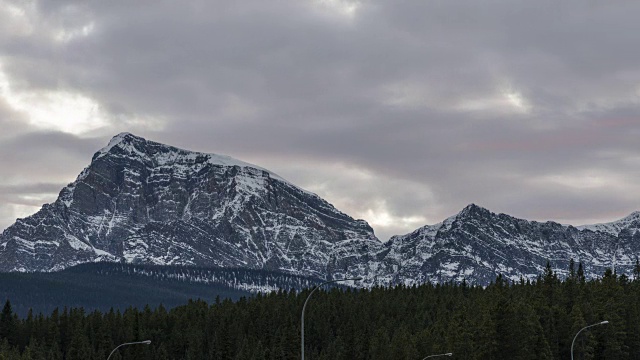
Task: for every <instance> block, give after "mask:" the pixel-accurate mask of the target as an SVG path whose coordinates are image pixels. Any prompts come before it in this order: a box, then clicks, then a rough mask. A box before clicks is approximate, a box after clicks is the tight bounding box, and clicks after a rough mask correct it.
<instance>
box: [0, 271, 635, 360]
mask: <svg viewBox="0 0 640 360" xmlns="http://www.w3.org/2000/svg"><path fill="white" fill-rule="evenodd" d="M570 266H571V268H570V271H569V276H568V277H567V278H566V279H564V280H562V279H559V278H558V276H557V275H556V274H554V273H553V272H552V271H551V269H550V268H549V267H548V268H547V270H546V271H545V273H544V274H541V275H540V276H539V277H538V279H537V280H536V281H524V280H522V281H519V282H515V283H513V282H510V281H506V280H505V279H503V278H502V277H500V276H499V277H498V278H497V279H496V280H495V281H494V282H492V283H491V284H490V285H489V286H486V287H480V286H473V285H469V284H466V283H464V282H463V283H460V284H454V283H447V284H424V285H421V286H415V287H405V286H396V287H393V288H380V287H375V288H372V289H343V288H332V289H327V290H321V291H318V292H316V293H314V294H313V297H312V298H311V299H310V301H309V304H308V306H307V309H306V313H305V314H306V315H305V358H306V359H310V360H320V359H345V360H346V359H350V360H351V359H355V360H357V359H385V360H386V359H399V360H409V359H410V360H415V359H423V358H424V357H426V356H428V355H431V354H441V353H448V352H451V353H453V356H452V357H450V358H451V359H465V360H471V359H478V360H480V359H482V360H485V359H486V360H489V359H523V360H524V359H570V358H571V344H572V340H573V338H574V336H575V334H576V333H577V332H578V331H579V330H580V329H582V328H584V327H585V326H587V325H591V324H595V323H600V322H602V321H608V322H609V323H608V324H603V325H601V326H594V327H591V328H589V329H587V330H585V331H582V332H581V333H580V336H579V337H578V338H577V339H576V341H575V344H574V358H575V359H619V360H624V359H640V280H636V279H639V277H638V275H640V267H638V269H636V272H635V275H636V276H633V277H631V278H629V277H627V276H625V275H620V276H619V275H617V274H616V273H615V272H613V271H611V270H607V271H606V272H605V273H604V274H603V276H602V277H601V278H599V279H595V280H586V279H585V278H584V275H583V273H582V268H581V266H580V267H578V269H574V265H573V263H572V264H571V265H570ZM309 293H310V289H309V290H305V291H301V292H295V291H293V290H292V291H282V290H281V291H279V292H272V293H269V294H257V295H254V296H250V297H242V298H240V300H238V301H232V300H226V299H225V300H221V299H220V298H216V299H204V300H190V301H189V302H188V303H186V304H184V305H182V306H178V307H175V308H173V309H170V310H167V309H166V308H164V307H163V306H159V307H157V308H150V307H148V306H147V307H144V308H128V309H126V310H124V311H119V310H110V311H105V312H101V311H98V310H96V311H92V312H88V311H85V310H84V309H83V308H81V307H80V308H58V309H55V310H53V311H52V312H51V313H48V314H35V313H33V312H29V313H28V315H27V316H18V315H17V314H16V313H15V312H14V311H13V310H12V306H11V302H10V301H11V299H8V301H6V302H5V304H4V307H3V309H2V313H1V314H0V359H2V360H13V359H16V360H17V359H20V360H28V359H34V360H36V359H37V360H41V359H47V360H50V359H51V360H56V359H58V360H60V359H65V360H80V359H82V360H88V359H106V358H107V357H108V355H109V354H110V352H111V351H112V350H113V349H114V348H115V347H116V346H118V345H119V344H122V343H127V342H132V341H142V340H151V344H149V345H144V344H138V345H131V346H125V347H121V348H120V349H119V350H118V351H116V352H115V353H114V354H113V356H111V359H149V360H151V359H154V360H162V359H242V360H250V359H256V360H257V359H279V360H280V359H299V358H300V314H301V310H302V307H303V304H304V301H305V299H306V298H307V296H308V295H309ZM446 358H449V357H446Z"/></svg>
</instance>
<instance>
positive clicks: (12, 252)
mask: <svg viewBox="0 0 640 360" xmlns="http://www.w3.org/2000/svg"><path fill="white" fill-rule="evenodd" d="M382 248H383V245H382V243H381V242H380V241H379V240H378V239H377V238H376V237H375V235H374V234H373V230H372V229H371V227H370V226H369V225H368V224H367V223H366V222H365V221H364V220H355V219H353V218H351V217H349V216H348V215H346V214H344V213H342V212H340V211H338V210H337V209H336V208H334V207H333V206H332V205H331V204H329V203H328V202H326V201H324V200H323V199H321V198H320V197H318V196H317V195H315V194H313V193H310V192H307V191H304V190H302V189H300V188H298V187H296V186H294V185H292V184H291V183H289V182H287V181H286V180H284V179H282V178H281V177H279V176H278V175H276V174H274V173H272V172H270V171H268V170H265V169H263V168H260V167H258V166H255V165H251V164H248V163H244V162H242V161H239V160H235V159H233V158H230V157H227V156H221V155H215V154H204V153H198V152H192V151H187V150H182V149H178V148H175V147H172V146H167V145H163V144H160V143H157V142H153V141H148V140H145V139H143V138H141V137H137V136H134V135H132V134H129V133H122V134H119V135H117V136H115V137H114V138H113V139H111V141H110V142H109V144H108V145H107V146H106V147H105V148H103V149H101V150H99V151H98V152H96V153H95V155H94V156H93V158H92V160H91V163H90V164H89V166H88V167H86V168H85V169H84V170H83V171H82V172H81V173H80V175H79V176H78V177H77V179H76V180H75V181H74V182H73V183H71V184H69V185H68V186H66V187H65V188H64V189H62V191H61V192H60V194H59V197H58V199H57V200H56V201H55V202H54V203H52V204H47V205H44V206H43V207H42V209H41V210H40V211H38V212H37V213H36V214H34V215H32V216H30V217H27V218H24V219H19V220H17V221H16V223H15V224H13V225H12V226H10V227H9V228H7V229H6V230H5V231H4V232H3V233H2V235H0V271H4V272H7V271H56V270H61V269H65V268H68V267H71V266H74V265H77V264H82V263H88V262H99V261H111V262H118V261H122V262H127V263H133V264H156V265H191V266H203V267H212V266H215V267H227V268H229V267H239V268H249V269H265V270H278V271H283V272H288V273H292V274H297V275H303V276H315V277H322V278H325V277H326V276H342V275H343V274H344V273H346V272H358V273H362V272H363V271H366V269H364V268H363V267H362V264H361V263H362V261H368V260H370V259H369V258H368V257H367V255H363V254H368V253H376V252H377V251H379V250H381V249H382Z"/></svg>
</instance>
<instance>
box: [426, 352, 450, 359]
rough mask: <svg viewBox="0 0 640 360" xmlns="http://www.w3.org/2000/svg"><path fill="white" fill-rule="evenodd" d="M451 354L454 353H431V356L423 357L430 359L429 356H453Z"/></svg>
mask: <svg viewBox="0 0 640 360" xmlns="http://www.w3.org/2000/svg"><path fill="white" fill-rule="evenodd" d="M451 355H453V353H446V354H436V355H429V356H427V357H425V358H422V360H424V359H428V358H432V357H436V356H451Z"/></svg>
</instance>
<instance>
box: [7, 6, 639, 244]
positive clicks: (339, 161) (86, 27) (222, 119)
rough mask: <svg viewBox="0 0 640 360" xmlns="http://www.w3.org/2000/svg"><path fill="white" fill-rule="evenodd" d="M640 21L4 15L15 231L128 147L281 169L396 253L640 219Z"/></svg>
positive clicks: (393, 11)
mask: <svg viewBox="0 0 640 360" xmlns="http://www.w3.org/2000/svg"><path fill="white" fill-rule="evenodd" d="M638 14H640V2H634V1H571V0H569V1H562V2H559V1H557V0H551V1H547V0H535V1H517V0H516V1H514V0H499V1H493V0H487V1H477V0H473V1H465V0H454V1H449V0H434V1H426V0H413V1H402V0H389V1H366V0H363V1H352V0H253V1H251V0H250V1H244V0H240V1H227V0H225V1H210V0H207V1H175V0H171V1H155V0H154V1H84V0H83V1H62V0H56V1H28V0H20V1H17V0H16V1H12V0H9V1H7V0H0V169H1V170H0V229H4V228H6V227H7V226H9V225H11V224H12V223H13V222H14V221H15V219H16V218H17V217H24V216H27V215H30V214H32V213H34V212H36V211H37V210H38V209H39V208H40V206H41V205H42V204H43V203H47V202H52V201H54V200H55V198H56V196H57V193H58V192H59V191H60V189H61V188H62V187H63V186H65V185H66V184H67V183H69V182H72V181H73V180H74V179H75V177H76V176H77V175H78V173H80V171H81V170H82V169H83V168H84V167H85V166H87V165H88V164H89V162H90V160H91V156H92V155H93V153H94V152H95V151H97V150H98V149H100V148H101V147H103V146H105V145H106V144H107V142H108V141H109V139H110V138H111V137H112V136H114V135H116V134H117V133H119V132H123V131H128V132H131V133H134V134H136V135H139V136H142V137H145V138H147V139H150V140H155V141H159V142H163V143H167V144H171V145H174V146H178V147H182V148H186V149H190V150H197V151H202V152H211V153H219V154H226V155H230V156H232V157H235V158H238V159H241V160H244V161H247V162H251V163H254V164H256V165H260V166H262V167H265V168H268V169H270V170H272V171H273V172H275V173H277V174H279V175H281V176H282V177H284V178H286V179H288V180H289V181H291V182H293V183H294V184H297V185H299V186H301V187H303V188H305V189H307V190H310V191H313V192H315V193H317V194H318V195H320V196H322V197H323V198H325V199H327V200H328V201H329V202H331V203H332V204H334V205H335V206H336V207H337V208H338V209H340V210H342V211H343V212H345V213H347V214H349V215H351V216H353V217H355V218H363V219H365V220H367V221H368V222H369V223H370V224H371V225H372V226H373V228H374V229H375V231H376V234H377V236H378V237H379V238H380V239H381V240H387V239H388V238H389V236H391V235H393V234H404V233H407V232H410V231H412V230H414V229H416V228H418V227H420V226H423V225H426V224H433V223H437V222H440V221H442V220H443V219H444V218H446V217H448V216H450V215H453V214H455V213H457V212H459V211H460V210H461V209H462V208H463V207H464V206H466V205H467V204H469V203H476V204H478V205H481V206H484V207H486V208H488V209H490V210H492V211H494V212H504V213H508V214H510V215H513V216H516V217H521V218H526V219H530V220H555V221H558V222H562V223H569V224H573V225H580V224H585V223H595V222H606V221H611V220H615V219H618V218H622V217H624V216H626V215H628V214H629V213H631V212H632V211H635V210H640V204H639V200H640V181H639V180H640V40H639V38H638V34H640V21H638Z"/></svg>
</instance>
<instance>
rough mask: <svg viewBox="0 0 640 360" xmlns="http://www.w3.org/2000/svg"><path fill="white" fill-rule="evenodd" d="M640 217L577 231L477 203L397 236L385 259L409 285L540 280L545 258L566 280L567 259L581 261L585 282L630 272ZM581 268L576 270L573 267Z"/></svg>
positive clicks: (638, 247) (639, 242) (639, 241)
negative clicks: (608, 273)
mask: <svg viewBox="0 0 640 360" xmlns="http://www.w3.org/2000/svg"><path fill="white" fill-rule="evenodd" d="M638 229H640V216H639V214H638V213H634V214H631V215H630V216H628V217H626V218H624V219H622V220H619V221H616V222H612V223H608V224H598V225H590V226H589V225H587V226H581V227H573V226H570V225H569V226H567V225H561V224H558V223H555V222H552V221H548V222H537V221H527V220H523V219H518V218H514V217H512V216H509V215H505V214H495V213H493V212H491V211H489V210H487V209H484V208H482V207H480V206H477V205H475V204H471V205H469V206H467V207H465V208H464V209H463V210H462V211H461V212H460V213H458V214H457V215H455V216H452V217H450V218H448V219H446V220H445V221H443V222H442V223H439V224H436V225H427V226H424V227H422V228H419V229H417V230H415V231H414V232H412V233H410V234H406V235H402V236H394V237H392V238H391V239H390V240H389V242H388V243H387V244H386V246H387V247H388V248H389V249H390V251H389V252H388V254H387V255H386V256H385V258H384V259H383V261H384V262H385V263H387V264H395V268H396V269H397V272H396V274H395V275H394V279H395V280H396V282H402V283H405V284H407V285H410V284H414V283H422V282H425V281H432V282H442V281H450V280H454V281H462V280H463V279H466V280H467V281H470V282H473V283H477V284H487V283H489V282H490V281H492V280H495V278H496V276H497V275H498V274H502V275H503V276H505V277H506V278H507V279H511V280H512V281H518V280H519V279H520V277H521V276H522V277H524V278H525V279H535V278H536V277H537V276H538V275H540V274H542V273H543V272H544V268H545V266H546V263H547V261H549V263H550V265H551V267H552V269H553V270H554V271H555V272H556V273H558V275H559V276H561V277H565V276H567V274H568V270H569V261H570V259H574V261H575V262H576V264H577V263H578V262H582V263H583V264H584V267H585V274H586V276H587V278H591V277H594V276H601V275H602V274H603V273H604V271H605V269H606V268H615V270H616V271H617V272H618V273H619V274H622V273H625V274H627V275H629V274H631V273H632V272H633V268H634V266H635V262H636V259H637V256H638V255H639V254H640V233H639V232H638ZM576 267H577V265H576Z"/></svg>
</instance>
